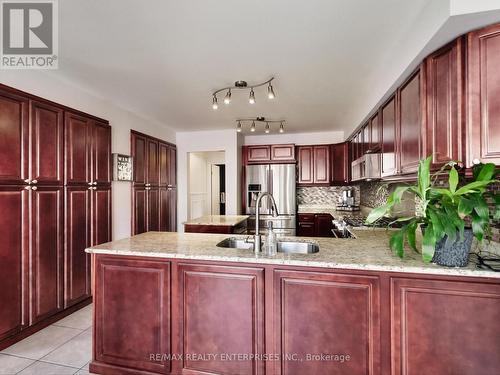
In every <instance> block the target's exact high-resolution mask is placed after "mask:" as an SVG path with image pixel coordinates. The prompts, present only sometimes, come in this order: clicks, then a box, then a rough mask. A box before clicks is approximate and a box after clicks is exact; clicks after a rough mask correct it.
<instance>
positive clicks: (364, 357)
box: [274, 271, 380, 375]
mask: <svg viewBox="0 0 500 375" xmlns="http://www.w3.org/2000/svg"><path fill="white" fill-rule="evenodd" d="M274 275H275V276H274V294H275V295H274V301H275V310H274V316H275V343H276V348H275V353H277V354H278V355H279V358H280V359H281V360H280V362H279V369H277V370H276V373H277V374H290V375H292V374H346V375H347V374H349V375H358V374H359V375H366V374H379V373H380V369H379V367H380V316H379V279H378V277H368V276H367V277H364V276H351V275H340V274H338V275H335V274H327V273H316V272H302V271H275V274H274ZM327 356H329V357H327Z"/></svg>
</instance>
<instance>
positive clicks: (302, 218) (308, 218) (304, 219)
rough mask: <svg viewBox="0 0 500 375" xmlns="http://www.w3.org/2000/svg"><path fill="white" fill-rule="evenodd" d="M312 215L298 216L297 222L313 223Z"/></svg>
mask: <svg viewBox="0 0 500 375" xmlns="http://www.w3.org/2000/svg"><path fill="white" fill-rule="evenodd" d="M314 216H315V215H314V214H299V222H300V223H302V222H311V223H314Z"/></svg>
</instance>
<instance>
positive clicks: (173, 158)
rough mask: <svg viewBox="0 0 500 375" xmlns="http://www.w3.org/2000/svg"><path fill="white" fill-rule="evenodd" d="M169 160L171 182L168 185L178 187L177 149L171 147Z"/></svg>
mask: <svg viewBox="0 0 500 375" xmlns="http://www.w3.org/2000/svg"><path fill="white" fill-rule="evenodd" d="M169 150H170V152H169V159H168V171H169V176H170V178H169V181H168V183H167V186H168V187H176V186H177V148H175V147H173V146H170V147H169Z"/></svg>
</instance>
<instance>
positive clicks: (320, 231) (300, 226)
mask: <svg viewBox="0 0 500 375" xmlns="http://www.w3.org/2000/svg"><path fill="white" fill-rule="evenodd" d="M332 220H333V216H332V215H331V214H326V213H319V214H309V213H301V214H299V216H298V222H297V236H301V237H333V233H332V229H333V223H332Z"/></svg>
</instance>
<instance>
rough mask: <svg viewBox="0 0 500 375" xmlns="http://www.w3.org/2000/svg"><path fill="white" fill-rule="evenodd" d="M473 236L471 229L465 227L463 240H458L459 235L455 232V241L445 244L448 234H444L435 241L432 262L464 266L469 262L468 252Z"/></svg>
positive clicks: (441, 264) (449, 265) (442, 264)
mask: <svg viewBox="0 0 500 375" xmlns="http://www.w3.org/2000/svg"><path fill="white" fill-rule="evenodd" d="M473 237H474V235H473V233H472V229H465V231H464V239H463V241H460V235H459V234H458V233H457V239H456V240H455V242H452V243H450V244H446V240H447V239H448V236H446V235H445V236H444V237H443V238H442V239H441V240H439V241H438V242H436V251H435V252H434V257H433V258H432V262H433V263H436V264H439V265H440V266H447V267H465V266H466V265H467V264H468V263H469V252H470V248H471V246H472V238H473Z"/></svg>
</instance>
